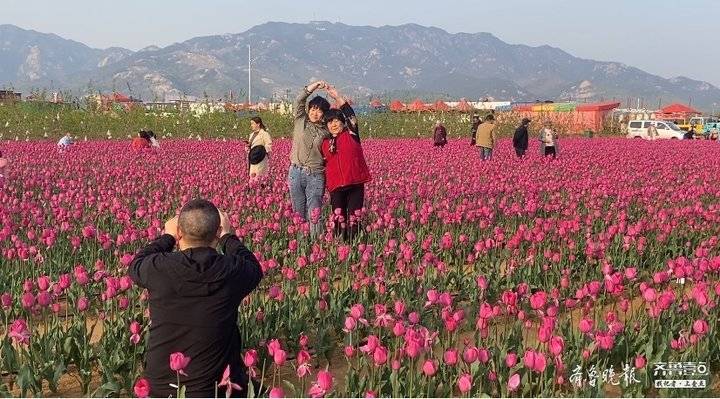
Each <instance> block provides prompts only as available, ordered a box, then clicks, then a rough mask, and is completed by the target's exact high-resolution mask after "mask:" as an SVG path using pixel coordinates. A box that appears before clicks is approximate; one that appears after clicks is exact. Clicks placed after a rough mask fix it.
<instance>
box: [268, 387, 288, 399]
mask: <svg viewBox="0 0 720 399" xmlns="http://www.w3.org/2000/svg"><path fill="white" fill-rule="evenodd" d="M269 397H270V398H276V399H280V398H284V397H285V391H283V389H282V388H280V387H273V388H272V389H271V390H270V394H269Z"/></svg>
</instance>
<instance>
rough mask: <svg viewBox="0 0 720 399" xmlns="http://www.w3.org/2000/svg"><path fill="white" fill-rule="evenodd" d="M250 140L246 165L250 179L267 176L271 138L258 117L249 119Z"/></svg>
mask: <svg viewBox="0 0 720 399" xmlns="http://www.w3.org/2000/svg"><path fill="white" fill-rule="evenodd" d="M250 129H251V130H252V132H251V133H250V139H249V140H248V141H247V143H248V148H249V149H250V150H249V151H248V164H249V165H250V166H249V172H250V178H256V177H262V176H265V175H267V174H268V171H269V169H270V153H271V152H272V138H271V137H270V133H268V132H267V130H266V129H265V124H263V121H262V119H261V118H260V117H258V116H254V117H252V118H250Z"/></svg>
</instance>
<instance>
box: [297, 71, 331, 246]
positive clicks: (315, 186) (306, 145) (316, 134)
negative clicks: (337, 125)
mask: <svg viewBox="0 0 720 399" xmlns="http://www.w3.org/2000/svg"><path fill="white" fill-rule="evenodd" d="M327 87H328V84H327V83H326V82H324V81H317V82H314V83H311V84H310V85H308V86H306V87H304V88H303V90H302V91H301V92H300V94H299V95H298V97H297V99H296V100H295V114H294V117H295V120H294V122H293V132H292V148H291V149H290V170H289V171H288V186H289V189H290V200H291V202H292V208H293V211H294V212H295V213H297V214H299V215H300V216H302V217H303V218H304V219H305V221H307V222H309V223H310V236H311V237H317V236H318V234H320V231H321V230H322V223H321V221H322V212H321V207H322V198H323V194H324V192H325V161H324V160H323V157H322V154H321V153H320V146H321V145H322V142H323V139H324V138H325V137H326V136H327V135H328V131H327V127H326V126H325V124H324V123H323V115H324V114H325V113H326V112H327V111H328V110H329V109H330V103H329V102H328V101H327V100H326V99H325V98H324V97H320V96H316V97H314V98H312V99H311V100H310V101H309V102H308V103H307V105H306V104H305V102H306V101H307V98H308V97H309V96H310V94H312V93H313V92H315V91H316V90H318V89H321V90H325V89H327Z"/></svg>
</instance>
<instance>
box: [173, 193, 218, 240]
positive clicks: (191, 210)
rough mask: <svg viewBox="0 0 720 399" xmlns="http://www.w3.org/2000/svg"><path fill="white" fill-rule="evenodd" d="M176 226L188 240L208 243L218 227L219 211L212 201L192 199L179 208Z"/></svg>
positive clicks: (213, 237)
mask: <svg viewBox="0 0 720 399" xmlns="http://www.w3.org/2000/svg"><path fill="white" fill-rule="evenodd" d="M178 227H179V228H180V230H182V232H183V234H184V235H185V236H186V237H187V239H188V241H191V242H195V243H198V244H210V243H211V242H212V241H213V240H214V239H215V238H216V237H217V231H218V229H219V228H220V212H219V211H218V209H217V207H215V205H214V204H213V203H212V202H210V201H207V200H203V199H194V200H192V201H190V202H188V203H187V204H185V205H184V206H183V207H182V209H181V210H180V216H179V217H178Z"/></svg>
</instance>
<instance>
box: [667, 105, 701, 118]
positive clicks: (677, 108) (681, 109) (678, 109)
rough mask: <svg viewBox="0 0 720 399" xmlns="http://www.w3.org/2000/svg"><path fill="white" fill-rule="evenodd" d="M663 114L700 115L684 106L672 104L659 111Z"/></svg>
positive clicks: (698, 112)
mask: <svg viewBox="0 0 720 399" xmlns="http://www.w3.org/2000/svg"><path fill="white" fill-rule="evenodd" d="M660 112H662V113H663V114H698V115H699V114H701V112H700V111H698V110H696V109H693V108H690V107H688V106H687V105H685V104H680V103H674V104H670V105H668V106H665V107H663V108H661V109H660Z"/></svg>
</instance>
